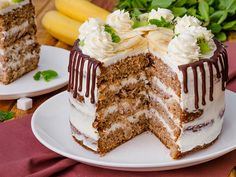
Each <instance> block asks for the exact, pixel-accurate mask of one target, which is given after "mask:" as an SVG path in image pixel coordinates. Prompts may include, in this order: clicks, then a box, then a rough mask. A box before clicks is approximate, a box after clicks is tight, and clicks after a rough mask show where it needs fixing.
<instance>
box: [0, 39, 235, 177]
mask: <svg viewBox="0 0 236 177" xmlns="http://www.w3.org/2000/svg"><path fill="white" fill-rule="evenodd" d="M227 45H228V49H227V50H228V54H229V66H230V68H229V75H230V78H231V82H230V83H229V84H228V86H227V88H228V89H230V90H232V91H234V92H236V79H233V78H235V77H236V72H235V71H236V43H227ZM30 121H31V116H30V115H29V116H26V117H25V118H20V119H16V120H14V121H9V122H4V123H1V124H0V142H1V144H0V177H16V176H17V177H23V176H27V177H48V176H58V177H106V176H107V177H129V176H131V177H144V176H145V177H212V176H217V177H226V176H228V174H229V172H230V170H231V169H232V168H233V167H234V166H235V165H236V151H233V152H231V153H228V154H226V155H224V156H222V157H220V158H218V159H215V160H212V161H210V162H207V163H204V164H200V165H197V166H193V167H188V168H183V169H178V170H171V171H163V172H124V171H114V170H107V169H102V168H97V167H92V166H89V165H85V164H82V163H79V162H76V161H74V160H70V159H68V158H66V157H62V156H60V155H58V154H56V153H54V152H52V151H50V150H49V149H47V148H46V147H44V146H43V145H41V144H40V143H39V142H38V141H37V139H36V138H35V137H34V135H33V133H32V131H31V127H30Z"/></svg>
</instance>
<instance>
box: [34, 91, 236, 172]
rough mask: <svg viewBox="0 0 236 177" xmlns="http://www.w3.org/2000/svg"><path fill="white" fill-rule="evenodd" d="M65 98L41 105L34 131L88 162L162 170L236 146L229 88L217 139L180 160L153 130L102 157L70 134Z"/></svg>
mask: <svg viewBox="0 0 236 177" xmlns="http://www.w3.org/2000/svg"><path fill="white" fill-rule="evenodd" d="M66 100H68V98H67V92H62V93H60V94H58V95H56V96H54V97H52V98H51V99H49V100H48V101H46V102H45V103H44V104H42V105H41V106H40V107H39V108H38V109H37V110H36V112H35V113H34V115H33V118H32V122H31V126H32V130H33V133H34V135H35V136H36V138H37V139H38V140H39V141H40V142H41V143H42V144H43V145H45V146H46V147H48V148H49V149H51V150H52V151H55V152H56V153H58V154H61V155H63V156H66V157H68V158H71V159H74V160H77V161H80V162H83V163H86V164H90V165H93V166H98V167H103V168H109V169H116V170H127V171H154V170H156V171H158V170H159V171H160V170H170V169H177V168H183V167H188V166H192V165H196V164H200V163H203V162H206V161H209V160H212V159H215V158H217V157H219V156H222V155H224V154H226V153H228V152H230V151H232V150H234V149H236V138H235V130H236V119H235V114H236V110H235V105H236V94H235V93H233V92H230V91H226V112H225V122H224V127H223V132H222V134H221V135H220V137H219V138H218V140H217V141H216V142H215V143H214V144H213V145H212V146H210V147H209V148H207V149H204V150H201V151H199V152H196V153H192V154H189V155H187V156H185V157H184V158H182V159H180V160H172V159H171V158H170V156H169V150H168V149H167V148H166V147H164V146H163V145H162V144H161V142H160V141H159V140H158V139H157V138H156V137H155V136H154V135H152V134H151V133H143V134H141V135H139V136H137V137H135V138H134V139H132V140H130V141H128V142H127V143H125V144H123V145H121V146H119V147H118V148H116V149H114V150H113V151H111V152H110V153H108V154H106V155H105V156H103V157H100V156H99V155H97V154H95V153H93V152H91V151H88V150H86V149H84V148H83V147H81V146H80V145H79V144H77V143H76V142H74V141H73V139H72V137H71V133H70V127H69V117H68V115H69V103H68V101H66ZM58 107H60V109H58Z"/></svg>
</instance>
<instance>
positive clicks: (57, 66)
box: [0, 45, 69, 100]
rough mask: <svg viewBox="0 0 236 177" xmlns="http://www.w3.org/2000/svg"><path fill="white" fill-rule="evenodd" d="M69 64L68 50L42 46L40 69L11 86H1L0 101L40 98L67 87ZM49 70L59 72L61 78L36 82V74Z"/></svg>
mask: <svg viewBox="0 0 236 177" xmlns="http://www.w3.org/2000/svg"><path fill="white" fill-rule="evenodd" d="M68 63H69V51H68V50H65V49H61V48H57V47H51V46H45V45H43V46H41V52H40V61H39V67H38V68H37V69H36V70H34V71H31V72H30V73H28V74H26V75H24V76H23V77H21V78H19V79H17V80H16V81H14V82H13V83H11V84H9V85H3V84H0V100H11V99H18V98H22V97H34V96H39V95H43V94H46V93H49V92H52V91H55V90H57V89H59V88H62V87H64V86H65V85H67V83H68V78H69V77H68V72H67V66H68ZM48 69H53V70H55V71H57V72H58V75H59V77H58V78H56V79H53V80H51V81H50V82H45V81H43V80H40V81H35V80H34V78H33V76H34V74H35V73H36V72H38V71H42V70H48Z"/></svg>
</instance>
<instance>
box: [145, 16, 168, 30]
mask: <svg viewBox="0 0 236 177" xmlns="http://www.w3.org/2000/svg"><path fill="white" fill-rule="evenodd" d="M149 23H150V24H152V25H156V26H157V27H164V28H171V29H172V28H173V25H172V24H171V23H170V22H168V21H166V20H165V19H164V18H163V17H161V20H158V19H151V20H149Z"/></svg>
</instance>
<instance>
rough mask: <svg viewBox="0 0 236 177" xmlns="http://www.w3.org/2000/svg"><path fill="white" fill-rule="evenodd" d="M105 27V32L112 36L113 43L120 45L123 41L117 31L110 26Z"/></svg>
mask: <svg viewBox="0 0 236 177" xmlns="http://www.w3.org/2000/svg"><path fill="white" fill-rule="evenodd" d="M104 27H105V31H106V32H107V33H109V34H110V35H111V38H112V42H114V43H119V42H120V40H121V39H120V37H119V36H118V35H117V34H116V31H115V30H114V29H113V28H112V27H111V26H110V25H105V26H104Z"/></svg>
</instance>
